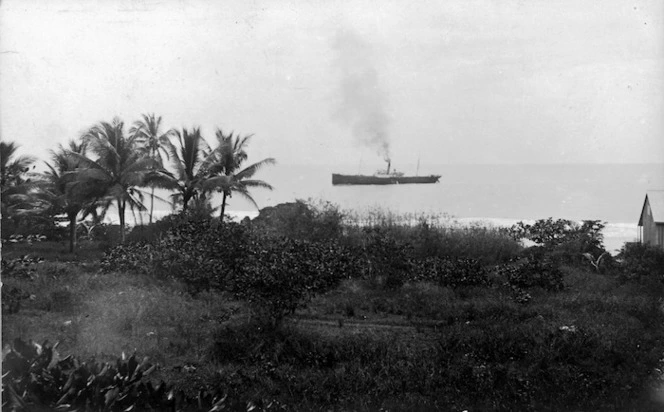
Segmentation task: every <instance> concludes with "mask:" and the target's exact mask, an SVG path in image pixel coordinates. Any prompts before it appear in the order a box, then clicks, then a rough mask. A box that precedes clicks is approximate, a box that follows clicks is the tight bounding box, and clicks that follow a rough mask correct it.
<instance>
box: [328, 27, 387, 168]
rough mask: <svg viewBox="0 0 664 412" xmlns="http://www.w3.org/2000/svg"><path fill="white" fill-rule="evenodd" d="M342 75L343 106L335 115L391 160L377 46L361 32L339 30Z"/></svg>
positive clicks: (337, 50)
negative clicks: (372, 46)
mask: <svg viewBox="0 0 664 412" xmlns="http://www.w3.org/2000/svg"><path fill="white" fill-rule="evenodd" d="M332 47H333V50H334V52H335V60H334V66H335V69H336V71H337V74H338V76H339V80H340V81H339V95H340V101H339V107H338V110H337V112H336V113H335V118H336V119H337V120H339V121H340V122H341V123H342V124H344V125H348V126H349V127H350V128H351V130H352V133H353V137H354V138H355V141H356V142H357V143H358V144H360V145H363V146H366V147H369V148H371V149H374V150H376V152H377V153H378V154H379V155H380V156H382V157H383V158H384V159H385V161H386V162H389V161H390V139H389V135H388V129H389V123H390V122H389V120H390V119H389V116H388V114H387V111H386V109H385V106H386V103H387V98H386V95H385V92H384V91H383V89H382V88H381V85H380V81H379V75H378V71H377V70H376V67H375V63H374V57H373V50H372V49H371V47H370V45H369V44H367V43H366V42H365V41H364V40H363V39H362V38H361V37H360V36H359V35H358V34H357V33H355V32H352V31H347V30H343V31H339V32H338V33H337V35H336V37H335V39H334V42H333V45H332Z"/></svg>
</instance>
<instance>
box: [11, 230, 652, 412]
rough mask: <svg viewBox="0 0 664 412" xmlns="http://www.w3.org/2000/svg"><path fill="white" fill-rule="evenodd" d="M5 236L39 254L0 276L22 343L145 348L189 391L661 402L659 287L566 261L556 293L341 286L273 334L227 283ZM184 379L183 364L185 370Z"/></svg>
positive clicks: (547, 404)
mask: <svg viewBox="0 0 664 412" xmlns="http://www.w3.org/2000/svg"><path fill="white" fill-rule="evenodd" d="M61 247H62V245H60V244H48V243H47V242H45V243H41V244H34V245H32V246H19V245H12V246H11V248H8V249H9V250H5V251H3V252H4V253H5V254H4V255H3V258H11V257H18V256H22V255H25V254H28V253H29V254H36V255H39V254H41V255H42V256H44V257H45V258H46V260H45V261H44V262H42V263H36V264H34V265H33V266H34V267H35V272H34V273H33V274H32V276H24V277H12V276H7V275H6V274H3V282H4V284H5V287H17V288H20V289H22V290H24V291H25V292H26V295H28V296H29V297H28V298H27V299H24V300H23V301H22V306H21V307H20V310H19V311H18V312H17V313H13V314H8V313H3V317H2V321H3V322H2V340H3V345H5V344H7V343H8V342H11V340H12V339H13V338H15V337H22V338H24V339H28V338H31V339H33V340H35V341H43V340H45V339H48V340H50V341H51V342H54V341H60V342H61V344H60V347H59V350H60V352H61V353H63V354H67V353H74V354H77V355H79V356H82V357H84V358H85V357H87V356H96V357H97V358H101V359H104V358H108V359H111V357H112V356H114V355H117V354H119V353H121V352H123V351H124V352H133V351H138V353H139V354H140V355H141V356H149V357H150V358H151V359H152V360H153V361H157V362H159V363H160V364H161V369H160V370H159V371H158V373H157V374H156V375H155V378H156V379H162V378H163V379H167V380H168V381H170V382H171V383H174V384H176V386H177V387H178V388H180V389H182V390H183V391H185V392H187V393H190V394H195V393H196V391H197V390H198V388H199V387H201V386H205V385H208V386H221V387H224V388H226V389H227V391H228V393H229V396H234V397H236V398H242V399H252V400H256V399H258V400H265V401H266V402H268V401H270V400H274V399H276V400H279V401H280V402H282V403H283V404H285V405H288V406H289V409H294V410H322V409H326V410H328V409H330V408H332V409H336V408H338V409H339V410H378V409H380V408H384V409H390V410H464V409H468V410H510V409H512V410H513V409H515V408H518V409H522V410H634V411H636V410H644V411H649V410H651V411H655V410H660V409H661V407H662V404H661V403H657V402H656V401H655V400H653V399H654V397H656V396H657V395H656V394H655V395H653V393H654V392H653V389H652V387H651V384H652V383H653V382H652V380H651V377H652V374H653V370H654V369H655V367H657V366H658V365H659V360H660V359H661V357H662V353H664V332H663V330H662V329H664V328H663V327H662V326H663V322H664V315H663V314H662V312H661V311H660V310H659V300H660V298H661V297H662V296H664V288H662V285H661V284H659V283H657V282H650V281H648V280H647V279H646V280H642V281H638V282H637V281H629V282H624V281H621V280H620V279H619V278H618V277H614V276H609V275H598V274H596V273H593V272H591V271H586V270H582V269H578V268H563V270H564V280H565V285H566V288H565V289H564V290H563V291H561V292H555V293H553V292H548V291H545V290H543V289H537V288H533V289H530V290H529V293H530V294H531V296H532V299H531V300H530V301H529V302H528V303H527V304H520V303H517V302H516V301H515V300H514V299H513V294H512V291H511V289H509V288H508V287H506V286H504V285H503V284H502V283H503V281H504V280H503V279H500V278H494V279H493V283H492V286H491V287H466V288H457V289H451V288H445V287H441V286H438V285H435V284H432V283H425V282H420V283H407V284H405V285H404V286H402V287H401V288H399V289H395V290H388V289H384V288H380V287H375V285H372V283H371V282H369V281H364V280H360V279H349V280H346V281H344V282H343V283H342V284H341V285H340V286H339V287H338V288H337V289H335V290H333V291H331V292H329V293H327V294H325V295H322V296H318V297H316V298H315V299H314V300H313V301H312V302H311V303H310V304H309V305H308V306H307V307H306V308H304V309H301V310H298V311H297V312H296V313H295V315H294V316H292V317H291V319H290V320H289V321H288V322H286V323H285V325H284V326H283V327H282V328H281V329H278V330H272V331H266V330H265V329H262V328H261V325H260V324H258V323H255V322H254V321H252V320H251V318H250V314H249V311H248V309H247V307H246V306H245V305H244V304H243V303H241V302H237V301H235V300H233V299H232V298H231V297H230V296H228V295H226V294H224V293H220V292H214V293H213V292H205V293H201V294H198V295H197V296H196V297H192V296H190V295H189V294H187V293H186V287H185V286H184V285H182V284H181V283H178V282H175V281H164V280H157V279H154V278H150V277H148V276H144V275H134V274H129V273H109V274H102V273H100V271H99V270H98V267H97V265H96V263H95V261H96V259H97V256H99V253H101V252H100V251H99V249H98V248H96V246H95V245H87V246H86V245H84V247H83V248H82V250H81V251H80V252H79V253H78V254H76V255H72V256H67V255H64V257H63V256H62V255H60V252H61V249H60V248H61ZM185 366H187V368H190V367H193V368H195V369H187V370H194V371H193V372H184V370H185V369H184V367H185Z"/></svg>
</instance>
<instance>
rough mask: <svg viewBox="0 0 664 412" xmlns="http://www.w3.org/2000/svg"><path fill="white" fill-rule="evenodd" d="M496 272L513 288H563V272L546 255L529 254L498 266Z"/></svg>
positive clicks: (556, 289)
mask: <svg viewBox="0 0 664 412" xmlns="http://www.w3.org/2000/svg"><path fill="white" fill-rule="evenodd" d="M498 273H499V274H501V275H502V276H504V277H505V278H506V283H507V285H508V286H510V287H513V288H518V289H521V288H531V287H541V288H544V289H546V290H549V291H559V290H562V289H563V288H564V286H565V285H564V282H563V273H562V271H561V270H560V268H559V267H558V265H557V264H556V263H555V262H554V261H552V260H551V259H549V258H548V257H546V256H542V255H531V256H529V257H527V258H525V259H520V260H517V261H515V262H513V263H510V264H506V265H503V266H500V267H499V268H498Z"/></svg>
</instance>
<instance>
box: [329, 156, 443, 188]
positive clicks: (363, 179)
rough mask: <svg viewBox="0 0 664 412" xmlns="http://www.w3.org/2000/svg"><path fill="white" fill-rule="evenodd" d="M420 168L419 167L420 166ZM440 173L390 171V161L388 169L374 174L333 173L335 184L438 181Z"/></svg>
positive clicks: (401, 183) (387, 183)
mask: <svg viewBox="0 0 664 412" xmlns="http://www.w3.org/2000/svg"><path fill="white" fill-rule="evenodd" d="M418 169H419V168H418ZM439 179H440V175H429V176H417V175H416V176H405V175H404V174H403V173H400V172H397V171H396V170H394V171H392V172H391V173H390V162H389V161H388V162H387V169H386V170H379V171H377V172H376V173H375V174H373V175H342V174H338V173H333V174H332V184H333V185H335V186H336V185H403V184H414V183H419V184H423V183H438V180H439Z"/></svg>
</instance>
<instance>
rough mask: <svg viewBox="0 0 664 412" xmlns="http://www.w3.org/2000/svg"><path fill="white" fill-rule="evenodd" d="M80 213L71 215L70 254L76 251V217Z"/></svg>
mask: <svg viewBox="0 0 664 412" xmlns="http://www.w3.org/2000/svg"><path fill="white" fill-rule="evenodd" d="M77 215H78V213H75V214H71V213H70V214H69V216H67V217H68V218H69V253H74V249H76V216H77Z"/></svg>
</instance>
